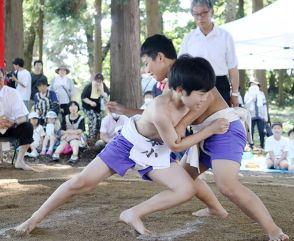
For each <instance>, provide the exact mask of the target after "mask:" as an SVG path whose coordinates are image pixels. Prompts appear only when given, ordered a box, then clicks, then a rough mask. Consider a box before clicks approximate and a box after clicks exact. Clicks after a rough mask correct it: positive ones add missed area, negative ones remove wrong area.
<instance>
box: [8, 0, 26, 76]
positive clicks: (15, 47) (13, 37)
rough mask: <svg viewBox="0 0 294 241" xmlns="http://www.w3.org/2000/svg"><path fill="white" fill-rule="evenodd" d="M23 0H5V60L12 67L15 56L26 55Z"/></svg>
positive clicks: (9, 67)
mask: <svg viewBox="0 0 294 241" xmlns="http://www.w3.org/2000/svg"><path fill="white" fill-rule="evenodd" d="M23 31H24V30H23V9H22V0H9V1H5V60H6V64H7V65H6V67H7V69H8V70H11V69H12V60H13V59H14V58H15V57H21V58H23V57H24V38H23V35H24V34H23Z"/></svg>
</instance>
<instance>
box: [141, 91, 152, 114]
mask: <svg viewBox="0 0 294 241" xmlns="http://www.w3.org/2000/svg"><path fill="white" fill-rule="evenodd" d="M153 99H154V95H153V93H152V91H146V92H145V93H144V104H143V105H142V106H141V109H143V110H145V109H146V108H147V106H148V105H149V104H150V103H151V102H152V101H153Z"/></svg>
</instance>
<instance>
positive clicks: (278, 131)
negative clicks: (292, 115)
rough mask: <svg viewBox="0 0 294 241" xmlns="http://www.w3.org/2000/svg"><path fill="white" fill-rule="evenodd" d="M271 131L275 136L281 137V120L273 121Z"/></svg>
mask: <svg viewBox="0 0 294 241" xmlns="http://www.w3.org/2000/svg"><path fill="white" fill-rule="evenodd" d="M272 132H273V135H274V136H275V137H281V136H282V133H283V124H282V123H281V122H274V123H273V124H272Z"/></svg>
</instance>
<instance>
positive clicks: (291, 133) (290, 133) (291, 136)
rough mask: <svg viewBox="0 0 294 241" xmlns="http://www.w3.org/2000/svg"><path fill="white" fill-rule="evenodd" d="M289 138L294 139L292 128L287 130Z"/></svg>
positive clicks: (293, 129)
mask: <svg viewBox="0 0 294 241" xmlns="http://www.w3.org/2000/svg"><path fill="white" fill-rule="evenodd" d="M288 136H289V139H291V140H294V128H292V129H291V130H290V131H289V132H288Z"/></svg>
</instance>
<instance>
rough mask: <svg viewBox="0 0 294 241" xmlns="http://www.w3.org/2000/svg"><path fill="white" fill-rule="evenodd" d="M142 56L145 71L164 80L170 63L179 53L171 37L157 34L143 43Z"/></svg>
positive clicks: (158, 79) (159, 79)
mask: <svg viewBox="0 0 294 241" xmlns="http://www.w3.org/2000/svg"><path fill="white" fill-rule="evenodd" d="M141 58H142V61H143V63H144V65H145V72H147V73H151V74H152V75H153V76H154V78H155V79H156V80H157V81H162V80H163V79H165V78H166V76H167V73H168V71H169V68H170V65H171V64H172V63H173V62H174V60H175V59H176V58H177V53H176V49H175V47H174V45H173V43H172V41H171V40H170V39H168V38H167V37H165V36H164V35H160V34H155V35H153V36H150V37H148V38H147V39H146V40H145V41H144V43H143V44H142V46H141Z"/></svg>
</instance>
